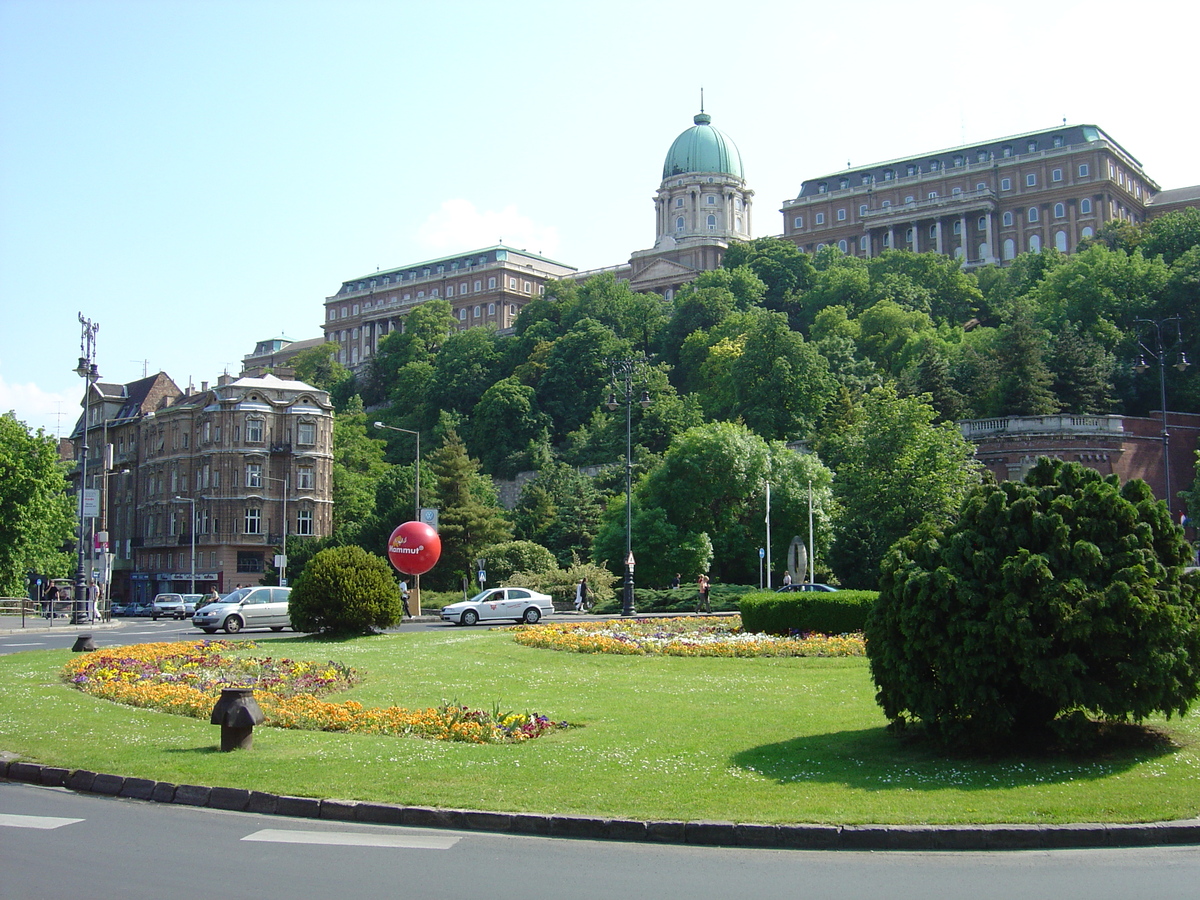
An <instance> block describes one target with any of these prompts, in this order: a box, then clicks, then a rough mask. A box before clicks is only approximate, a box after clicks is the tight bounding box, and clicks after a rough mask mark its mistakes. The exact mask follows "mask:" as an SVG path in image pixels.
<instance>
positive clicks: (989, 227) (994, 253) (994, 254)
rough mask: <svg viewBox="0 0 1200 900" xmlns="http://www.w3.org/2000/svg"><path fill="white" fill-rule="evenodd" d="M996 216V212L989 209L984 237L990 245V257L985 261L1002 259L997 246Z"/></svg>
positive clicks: (988, 245)
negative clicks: (994, 219) (994, 220)
mask: <svg viewBox="0 0 1200 900" xmlns="http://www.w3.org/2000/svg"><path fill="white" fill-rule="evenodd" d="M994 217H995V213H993V212H992V211H991V210H990V209H989V210H988V211H987V214H986V219H985V222H984V229H985V230H984V238H983V239H984V240H985V241H987V247H988V259H985V260H983V261H984V262H989V261H998V260H999V259H1000V252H999V250H997V248H996V238H995V234H994V232H993V229H994V227H995V225H994V222H993V221H992V220H993V218H994Z"/></svg>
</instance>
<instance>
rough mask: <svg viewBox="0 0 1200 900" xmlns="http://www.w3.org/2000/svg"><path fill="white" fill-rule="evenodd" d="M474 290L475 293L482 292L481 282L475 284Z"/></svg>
mask: <svg viewBox="0 0 1200 900" xmlns="http://www.w3.org/2000/svg"><path fill="white" fill-rule="evenodd" d="M475 290H477V291H481V290H483V282H482V281H476V282H475Z"/></svg>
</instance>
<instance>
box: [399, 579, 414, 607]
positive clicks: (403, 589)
mask: <svg viewBox="0 0 1200 900" xmlns="http://www.w3.org/2000/svg"><path fill="white" fill-rule="evenodd" d="M400 609H401V612H402V613H403V614H404V615H406V616H411V615H412V613H411V612H409V609H408V579H407V578H401V579H400Z"/></svg>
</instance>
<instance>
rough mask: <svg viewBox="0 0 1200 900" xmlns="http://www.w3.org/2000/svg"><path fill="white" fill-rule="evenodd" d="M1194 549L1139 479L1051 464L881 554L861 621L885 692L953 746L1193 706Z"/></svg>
mask: <svg viewBox="0 0 1200 900" xmlns="http://www.w3.org/2000/svg"><path fill="white" fill-rule="evenodd" d="M1189 557H1190V552H1189V548H1188V546H1187V544H1186V542H1185V541H1184V540H1183V534H1182V530H1181V529H1180V528H1178V527H1177V526H1175V525H1174V524H1173V523H1172V522H1171V520H1170V516H1169V514H1168V512H1167V509H1166V506H1165V504H1163V503H1161V502H1159V501H1156V500H1155V499H1154V497H1153V495H1152V494H1151V493H1150V489H1149V488H1148V487H1147V486H1146V484H1145V483H1144V482H1142V481H1130V482H1127V483H1126V484H1125V485H1123V486H1120V485H1119V484H1118V481H1117V478H1116V477H1115V476H1110V477H1108V478H1105V477H1103V476H1101V475H1100V474H1099V473H1098V472H1096V471H1094V470H1092V469H1088V468H1086V467H1084V466H1082V465H1079V464H1078V463H1064V462H1062V461H1059V460H1050V459H1045V458H1043V459H1042V460H1040V461H1039V462H1038V463H1037V465H1036V466H1035V467H1034V468H1033V469H1032V470H1031V471H1030V473H1029V475H1028V476H1027V477H1026V480H1025V482H1024V483H1019V482H1004V483H1002V484H994V483H993V484H989V485H983V486H981V487H979V488H977V489H976V490H975V491H973V492H972V493H971V494H970V495H969V496H968V497H967V499H966V501H965V502H964V505H963V508H962V510H961V512H960V514H959V516H958V517H957V519H956V520H955V521H954V522H953V523H952V524H950V525H948V526H945V527H938V526H936V525H928V524H927V525H925V526H922V527H921V528H918V529H916V530H915V531H914V532H912V533H911V534H910V535H909V536H908V537H906V538H905V539H903V540H901V541H899V542H898V543H897V544H896V545H895V546H894V547H893V548H892V549H891V551H889V554H888V556H887V557H886V558H885V560H884V563H883V567H882V573H883V574H882V580H881V590H880V594H879V600H878V602H877V603H876V605H875V607H874V609H873V610H872V612H871V614H870V616H869V617H868V619H867V623H866V629H865V632H866V637H867V655H868V656H869V657H870V664H871V674H872V676H873V678H874V680H875V684H876V685H877V686H878V688H879V691H878V694H877V700H878V701H879V703H880V705H881V706H882V707H883V709H884V712H885V713H886V714H887V715H888V717H889V718H891V719H893V721H894V722H895V723H897V724H902V723H903V722H904V721H905V720H907V719H917V720H920V721H921V722H923V723H924V724H925V725H926V726H929V728H930V729H931V731H932V732H933V733H934V734H935V735H938V736H940V737H941V738H942V739H945V740H948V741H952V742H955V743H959V742H972V743H982V742H990V741H992V740H995V739H1005V738H1009V737H1018V736H1030V735H1038V734H1041V735H1045V734H1048V733H1049V732H1050V730H1051V729H1050V728H1049V726H1050V725H1051V723H1052V722H1054V720H1055V719H1056V718H1058V717H1064V716H1066V717H1067V719H1066V721H1065V722H1064V723H1063V724H1062V725H1061V726H1060V727H1058V728H1056V729H1055V730H1057V731H1058V732H1059V733H1060V736H1061V737H1067V738H1070V737H1071V736H1072V735H1071V734H1070V733H1069V732H1071V731H1072V729H1071V728H1070V727H1069V726H1070V725H1072V724H1082V722H1083V721H1085V720H1086V719H1087V718H1100V719H1105V720H1109V721H1130V720H1132V721H1134V722H1140V721H1142V720H1143V719H1144V718H1146V717H1147V716H1150V715H1152V714H1154V713H1164V714H1166V715H1167V716H1170V715H1171V714H1173V713H1178V714H1180V715H1183V714H1184V713H1185V712H1186V711H1187V709H1188V706H1189V705H1190V704H1191V703H1192V702H1193V701H1194V700H1195V699H1196V697H1197V696H1198V695H1200V606H1198V600H1197V596H1198V591H1197V588H1198V587H1200V585H1198V583H1197V580H1196V579H1195V577H1194V576H1190V575H1186V574H1185V572H1184V567H1185V565H1186V564H1187V562H1188V559H1189ZM1082 733H1083V732H1082V731H1081V730H1076V731H1075V735H1076V736H1081V735H1082Z"/></svg>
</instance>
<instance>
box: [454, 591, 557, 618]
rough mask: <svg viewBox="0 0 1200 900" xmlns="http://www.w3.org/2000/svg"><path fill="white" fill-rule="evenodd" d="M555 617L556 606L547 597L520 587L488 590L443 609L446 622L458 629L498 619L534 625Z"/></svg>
mask: <svg viewBox="0 0 1200 900" xmlns="http://www.w3.org/2000/svg"><path fill="white" fill-rule="evenodd" d="M553 614H554V604H553V603H552V602H551V600H550V598H549V597H548V596H547V595H546V594H539V593H538V592H537V591H531V590H529V588H519V587H498V588H488V589H487V590H486V591H480V592H479V593H478V594H476V595H475V596H474V597H472V598H471V599H470V600H464V601H462V602H461V603H452V604H450V605H449V606H446V607H443V608H442V619H443V620H444V621H446V622H453V623H454V624H455V625H474V624H475V623H476V622H487V621H492V620H496V619H505V620H511V621H514V622H524V623H525V624H526V625H533V624H534V623H535V622H538V621H539V620H540V619H541V618H542V617H543V616H550V615H553Z"/></svg>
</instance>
